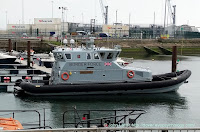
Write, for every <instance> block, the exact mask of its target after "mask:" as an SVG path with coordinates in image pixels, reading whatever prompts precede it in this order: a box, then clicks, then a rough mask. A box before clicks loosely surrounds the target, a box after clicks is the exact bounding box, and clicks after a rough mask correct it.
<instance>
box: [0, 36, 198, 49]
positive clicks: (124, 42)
mask: <svg viewBox="0 0 200 132" xmlns="http://www.w3.org/2000/svg"><path fill="white" fill-rule="evenodd" d="M28 41H30V42H31V48H32V49H33V50H34V51H36V52H49V51H51V50H52V49H53V47H55V46H60V43H59V42H58V43H56V44H57V45H53V44H54V43H53V42H51V41H42V40H29V39H27V40H12V47H13V49H14V50H17V51H24V50H26V49H27V42H28ZM84 41H85V40H77V41H76V44H77V45H81V44H82V42H84ZM95 45H96V47H110V48H111V47H113V46H114V45H120V46H121V47H122V48H132V49H134V48H143V47H144V46H145V47H149V48H155V47H158V46H161V47H164V48H171V47H172V46H177V47H181V48H190V49H194V50H200V39H190V40H135V39H99V40H95ZM0 49H1V50H2V49H4V50H6V51H8V39H0Z"/></svg>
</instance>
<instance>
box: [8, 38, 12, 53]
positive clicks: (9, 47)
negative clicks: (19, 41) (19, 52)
mask: <svg viewBox="0 0 200 132" xmlns="http://www.w3.org/2000/svg"><path fill="white" fill-rule="evenodd" d="M11 50H12V42H11V39H8V52H9V54H11Z"/></svg>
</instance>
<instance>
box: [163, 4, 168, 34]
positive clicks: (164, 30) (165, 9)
mask: <svg viewBox="0 0 200 132" xmlns="http://www.w3.org/2000/svg"><path fill="white" fill-rule="evenodd" d="M166 10H167V0H165V15H164V31H163V34H165V22H166V12H167V11H166Z"/></svg>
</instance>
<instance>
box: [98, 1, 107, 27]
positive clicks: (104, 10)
mask: <svg viewBox="0 0 200 132" xmlns="http://www.w3.org/2000/svg"><path fill="white" fill-rule="evenodd" d="M99 3H100V7H101V12H102V17H103V23H105V24H106V25H107V24H108V6H104V5H103V1H102V0H99Z"/></svg>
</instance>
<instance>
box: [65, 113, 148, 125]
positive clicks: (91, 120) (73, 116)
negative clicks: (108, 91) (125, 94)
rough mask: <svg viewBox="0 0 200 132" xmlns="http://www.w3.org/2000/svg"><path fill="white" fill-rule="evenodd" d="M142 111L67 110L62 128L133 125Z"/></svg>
mask: <svg viewBox="0 0 200 132" xmlns="http://www.w3.org/2000/svg"><path fill="white" fill-rule="evenodd" d="M145 113H146V111H144V110H134V109H129V110H76V109H74V110H67V111H65V112H64V113H63V128H66V127H75V128H79V127H87V128H90V127H92V126H96V127H104V126H108V125H110V124H118V125H120V124H124V123H127V122H128V123H129V124H135V123H136V120H137V119H138V118H139V117H140V116H141V115H143V114H145Z"/></svg>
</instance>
